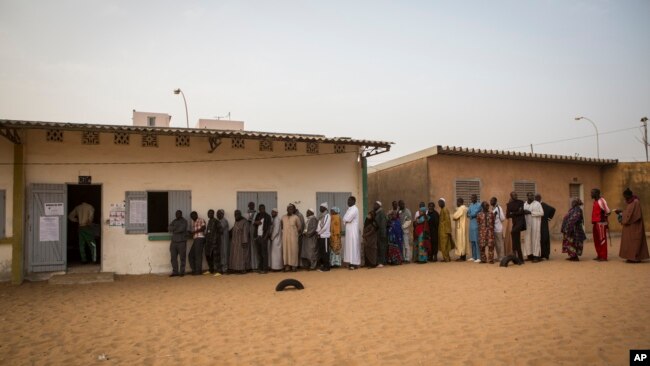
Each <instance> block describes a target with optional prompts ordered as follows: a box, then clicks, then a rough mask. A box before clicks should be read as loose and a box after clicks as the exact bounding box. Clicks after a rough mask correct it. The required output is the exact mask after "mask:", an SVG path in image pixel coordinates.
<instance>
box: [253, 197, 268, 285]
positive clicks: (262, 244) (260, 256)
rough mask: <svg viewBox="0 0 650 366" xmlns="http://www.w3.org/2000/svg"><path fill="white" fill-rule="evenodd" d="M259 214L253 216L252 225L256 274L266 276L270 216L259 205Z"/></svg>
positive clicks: (263, 207) (262, 206) (264, 207)
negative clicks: (253, 228) (255, 254)
mask: <svg viewBox="0 0 650 366" xmlns="http://www.w3.org/2000/svg"><path fill="white" fill-rule="evenodd" d="M258 208H259V210H260V212H258V213H257V215H255V221H254V222H253V225H254V226H255V230H254V231H253V232H254V234H255V247H256V248H255V249H256V252H257V263H258V272H259V273H261V274H266V273H268V271H269V253H268V249H269V245H268V244H269V239H270V238H271V226H272V225H273V222H272V219H271V216H269V214H267V213H266V206H264V205H259V207H258Z"/></svg>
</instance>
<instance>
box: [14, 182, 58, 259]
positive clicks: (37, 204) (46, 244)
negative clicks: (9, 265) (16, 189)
mask: <svg viewBox="0 0 650 366" xmlns="http://www.w3.org/2000/svg"><path fill="white" fill-rule="evenodd" d="M30 192H31V200H32V202H31V207H30V213H29V222H28V225H29V226H28V227H29V240H30V246H29V251H28V253H29V254H28V258H29V267H28V268H29V271H30V272H53V271H65V269H66V260H67V253H66V249H67V244H66V243H67V231H66V228H67V225H66V220H67V219H68V218H67V212H68V211H67V204H66V202H67V199H66V186H65V184H32V185H31V190H30ZM14 219H17V218H14Z"/></svg>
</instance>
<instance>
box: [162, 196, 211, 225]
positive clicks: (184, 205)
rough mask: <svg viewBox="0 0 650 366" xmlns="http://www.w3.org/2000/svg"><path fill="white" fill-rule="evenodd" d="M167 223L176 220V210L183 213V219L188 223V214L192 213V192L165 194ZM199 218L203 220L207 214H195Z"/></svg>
mask: <svg viewBox="0 0 650 366" xmlns="http://www.w3.org/2000/svg"><path fill="white" fill-rule="evenodd" d="M167 197H168V198H167V200H168V202H169V204H168V206H167V207H168V210H169V222H172V220H174V219H175V218H176V210H181V211H183V217H184V218H185V220H187V222H188V223H189V222H190V212H192V191H169V192H168V193H167ZM197 214H198V215H199V217H203V218H204V219H205V218H206V217H207V215H208V213H207V212H197Z"/></svg>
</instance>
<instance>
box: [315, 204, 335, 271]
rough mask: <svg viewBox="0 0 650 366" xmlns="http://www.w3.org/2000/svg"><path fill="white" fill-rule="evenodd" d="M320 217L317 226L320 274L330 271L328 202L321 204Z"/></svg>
mask: <svg viewBox="0 0 650 366" xmlns="http://www.w3.org/2000/svg"><path fill="white" fill-rule="evenodd" d="M318 210H319V211H320V215H319V217H318V225H317V226H316V234H317V235H318V261H319V268H318V270H319V271H320V272H329V270H330V245H329V244H330V237H331V236H332V232H331V221H332V220H331V218H330V214H329V210H328V207H327V202H323V203H321V204H320V207H319V208H318Z"/></svg>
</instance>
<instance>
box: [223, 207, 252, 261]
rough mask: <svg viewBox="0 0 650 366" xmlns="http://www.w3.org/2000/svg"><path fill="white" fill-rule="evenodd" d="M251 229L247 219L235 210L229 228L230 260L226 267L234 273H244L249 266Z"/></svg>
mask: <svg viewBox="0 0 650 366" xmlns="http://www.w3.org/2000/svg"><path fill="white" fill-rule="evenodd" d="M250 233H251V229H250V228H249V227H248V220H247V219H246V218H245V217H244V216H243V215H242V214H241V211H240V210H235V223H234V224H233V225H232V229H231V230H230V237H231V240H230V262H229V264H228V268H230V269H231V270H233V271H236V273H239V274H244V273H246V271H247V270H249V269H250V268H251V264H250V263H251V262H250V261H251V242H250V239H251V237H250Z"/></svg>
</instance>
